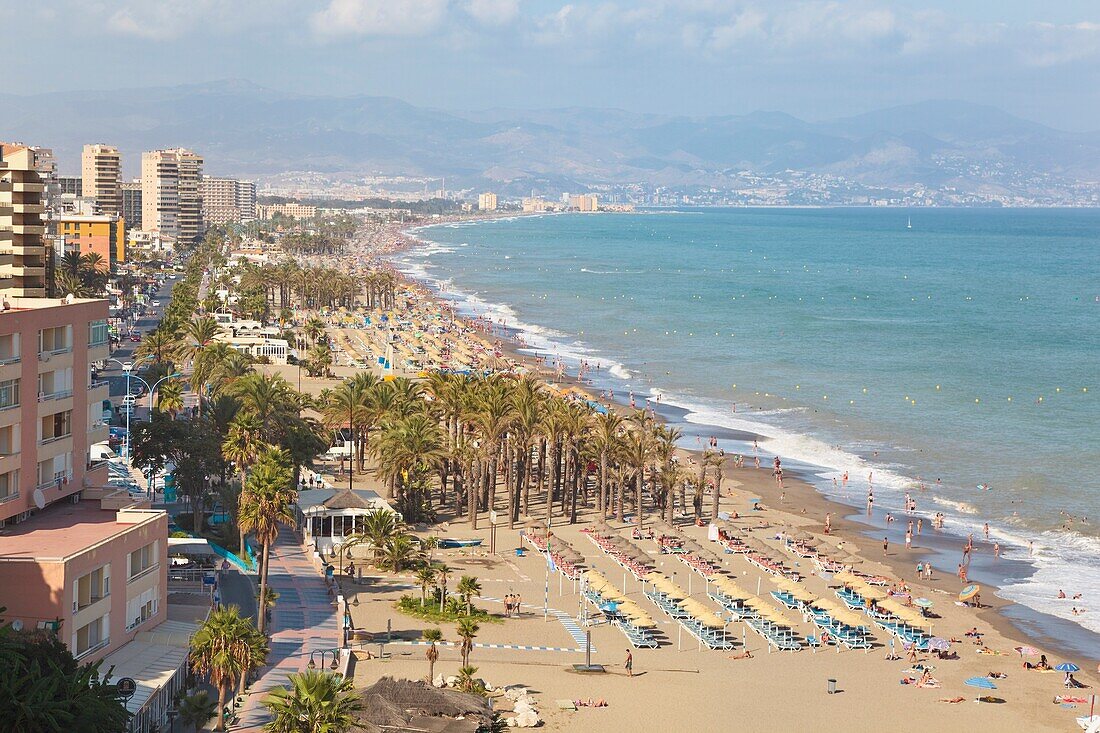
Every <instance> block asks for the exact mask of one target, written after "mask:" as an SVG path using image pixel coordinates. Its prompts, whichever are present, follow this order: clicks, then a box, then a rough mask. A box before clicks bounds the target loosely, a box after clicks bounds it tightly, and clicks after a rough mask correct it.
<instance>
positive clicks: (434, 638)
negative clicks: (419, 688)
mask: <svg viewBox="0 0 1100 733" xmlns="http://www.w3.org/2000/svg"><path fill="white" fill-rule="evenodd" d="M422 636H423V637H424V641H426V642H428V643H429V644H430V645H431V646H429V647H428V650H427V651H426V652H424V657H425V658H426V659H427V660H428V684H431V683H432V681H433V680H434V679H435V663H436V661H437V660H438V659H439V649H437V648H436V646H435V645H436V644H438V643H439V642H441V641H443V631H442V630H440V629H439V627H432V628H430V629H424V633H423V634H422Z"/></svg>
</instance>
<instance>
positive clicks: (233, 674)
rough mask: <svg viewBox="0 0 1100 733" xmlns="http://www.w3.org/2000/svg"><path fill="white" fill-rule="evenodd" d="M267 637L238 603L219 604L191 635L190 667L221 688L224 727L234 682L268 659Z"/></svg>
mask: <svg viewBox="0 0 1100 733" xmlns="http://www.w3.org/2000/svg"><path fill="white" fill-rule="evenodd" d="M267 653H268V645H267V639H265V638H264V636H263V634H262V633H260V631H259V630H258V629H257V628H256V627H255V626H254V625H253V624H252V619H249V618H242V617H241V614H240V609H239V608H238V607H237V606H229V607H228V608H226V607H222V606H219V607H218V608H215V609H214V610H213V611H211V612H210V615H209V616H207V617H206V620H205V621H203V622H202V625H200V626H199V628H198V631H196V632H195V635H194V636H193V637H191V650H190V653H189V655H188V656H189V658H190V660H191V668H192V669H194V670H195V672H197V673H199V674H205V675H207V677H208V678H209V680H210V684H211V685H213V686H214V687H216V688H217V690H218V726H217V728H216V730H221V731H223V730H225V717H224V716H223V715H221V711H222V710H224V709H225V700H226V697H227V695H228V693H229V690H230V688H231V687H232V686H233V683H234V682H236V681H237V680H238V679H239V678H240V677H241V676H243V675H246V674H247V673H248V670H249V669H256V668H257V667H259V666H261V665H262V664H263V663H264V662H265V661H266V660H267Z"/></svg>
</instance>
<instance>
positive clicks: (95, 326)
mask: <svg viewBox="0 0 1100 733" xmlns="http://www.w3.org/2000/svg"><path fill="white" fill-rule="evenodd" d="M107 339H108V334H107V321H104V320H99V321H92V322H91V323H89V324H88V346H103V345H104V344H106V343H107Z"/></svg>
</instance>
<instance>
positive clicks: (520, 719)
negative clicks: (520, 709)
mask: <svg viewBox="0 0 1100 733" xmlns="http://www.w3.org/2000/svg"><path fill="white" fill-rule="evenodd" d="M541 722H542V721H541V720H539V716H538V713H536V712H535V711H534V710H528V711H527V712H525V713H520V714H519V715H517V716H516V727H517V728H534V727H536V726H537V725H538V724H539V723H541Z"/></svg>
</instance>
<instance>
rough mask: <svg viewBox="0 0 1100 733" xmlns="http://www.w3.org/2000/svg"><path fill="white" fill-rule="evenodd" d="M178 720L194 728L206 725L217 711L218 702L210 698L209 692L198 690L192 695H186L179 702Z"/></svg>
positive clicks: (197, 728)
mask: <svg viewBox="0 0 1100 733" xmlns="http://www.w3.org/2000/svg"><path fill="white" fill-rule="evenodd" d="M179 712H180V722H181V723H183V725H184V726H185V727H186V726H190V727H192V728H194V729H196V730H199V729H201V728H202V726H204V725H206V722H207V721H208V720H210V719H211V718H213V717H214V716H215V715H216V714H217V712H218V702H217V701H216V700H212V699H210V693H208V692H207V691H206V690H199V691H198V692H196V693H195V694H193V695H188V696H187V697H185V698H183V701H182V702H180V709H179Z"/></svg>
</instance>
